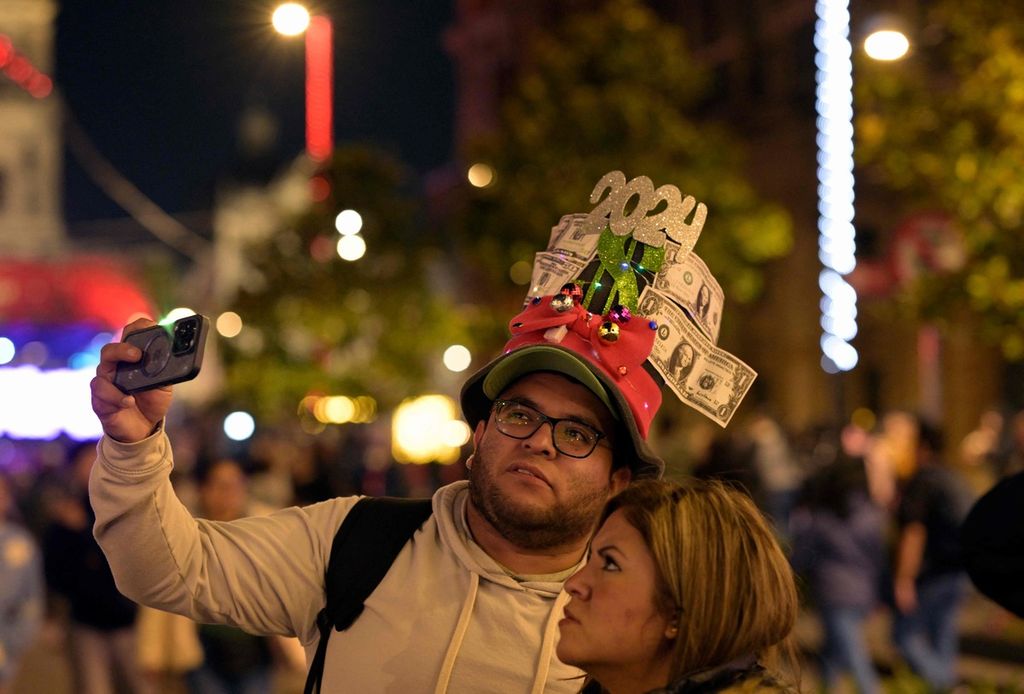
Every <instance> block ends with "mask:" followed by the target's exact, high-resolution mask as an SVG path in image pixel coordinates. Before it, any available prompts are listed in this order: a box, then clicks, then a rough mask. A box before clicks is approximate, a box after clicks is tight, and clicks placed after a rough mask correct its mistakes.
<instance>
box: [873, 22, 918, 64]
mask: <svg viewBox="0 0 1024 694" xmlns="http://www.w3.org/2000/svg"><path fill="white" fill-rule="evenodd" d="M909 50H910V40H909V39H908V38H907V36H906V34H904V33H903V32H902V31H897V30H895V29H881V30H879V31H874V32H872V33H871V34H869V35H868V37H867V38H866V39H864V52H865V53H867V54H868V57H869V58H873V59H874V60H885V61H891V60H899V59H900V58H902V57H904V56H905V55H906V54H907V51H909Z"/></svg>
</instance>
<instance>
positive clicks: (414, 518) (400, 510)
mask: <svg viewBox="0 0 1024 694" xmlns="http://www.w3.org/2000/svg"><path fill="white" fill-rule="evenodd" d="M431 512H432V507H431V500H430V499H395V498H391V497H376V498H374V497H365V498H363V499H360V500H359V501H357V502H356V504H355V505H354V506H353V507H352V510H350V511H349V512H348V515H347V516H345V520H344V521H342V523H341V527H340V528H338V532H337V534H335V536H334V542H333V544H332V545H331V558H330V560H329V561H328V564H327V579H326V583H325V586H326V591H327V606H326V607H325V608H324V609H322V610H320V613H319V614H318V615H317V618H316V625H317V628H318V629H319V630H320V642H319V643H318V644H317V647H316V654H315V655H314V656H313V662H312V663H310V666H309V675H308V676H307V677H306V688H305V690H304V691H305V694H316V693H317V692H319V691H320V684H321V682H322V681H323V676H324V662H325V660H326V657H327V639H328V638H329V637H330V635H331V627H334V628H335V629H337V630H338V631H343V630H345V629H348V628H349V627H350V626H352V624H353V623H354V622H355V621H356V619H358V617H359V615H360V614H362V611H363V603H365V602H366V599H367V598H368V597H370V594H371V593H373V591H374V590H375V589H376V588H377V586H378V585H379V584H380V582H381V581H382V580H383V579H384V576H385V574H387V572H388V570H389V569H390V568H391V565H392V564H393V563H394V561H395V558H396V557H397V556H398V553H399V552H401V551H402V548H403V547H405V545H406V543H407V542H408V541H409V540H410V539H412V536H413V535H414V534H415V533H416V531H417V530H418V529H419V528H420V526H422V525H423V523H424V522H425V521H426V520H427V518H429V517H430V514H431Z"/></svg>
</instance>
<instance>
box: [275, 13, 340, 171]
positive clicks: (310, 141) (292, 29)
mask: <svg viewBox="0 0 1024 694" xmlns="http://www.w3.org/2000/svg"><path fill="white" fill-rule="evenodd" d="M271 23H272V24H273V25H274V29H276V30H277V31H278V32H279V33H281V34H283V35H285V36H298V35H299V34H302V33H305V35H306V152H307V153H308V154H309V156H310V158H311V159H313V160H314V161H317V162H322V161H326V159H327V158H328V157H329V156H330V155H331V152H332V151H333V150H334V125H333V114H332V111H331V108H332V102H333V99H334V95H333V91H334V75H333V72H332V70H333V62H334V57H333V46H332V44H333V39H332V36H333V32H334V29H333V26H332V24H331V20H330V19H329V18H328V17H325V16H323V15H310V14H309V10H307V9H306V8H305V7H303V6H302V5H300V4H298V3H295V2H287V3H285V4H283V5H281V6H280V7H278V8H277V9H276V10H274V14H273V16H272V17H271Z"/></svg>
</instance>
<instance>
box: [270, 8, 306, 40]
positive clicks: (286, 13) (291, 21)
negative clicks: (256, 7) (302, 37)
mask: <svg viewBox="0 0 1024 694" xmlns="http://www.w3.org/2000/svg"><path fill="white" fill-rule="evenodd" d="M270 22H271V24H273V25H274V30H275V31H277V33H279V34H284V35H285V36H298V35H299V34H301V33H302V32H304V31H305V30H306V29H307V28H308V27H309V10H307V9H306V8H305V7H303V6H302V5H300V4H299V3H297V2H286V3H284V4H283V5H280V6H278V8H277V9H276V10H274V14H273V15H271V18H270Z"/></svg>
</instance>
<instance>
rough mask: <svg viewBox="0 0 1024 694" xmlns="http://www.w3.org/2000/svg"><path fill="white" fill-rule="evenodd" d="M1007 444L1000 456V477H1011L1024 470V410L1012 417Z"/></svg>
mask: <svg viewBox="0 0 1024 694" xmlns="http://www.w3.org/2000/svg"><path fill="white" fill-rule="evenodd" d="M1007 429H1008V432H1007V437H1006V439H1007V440H1006V444H1005V448H1004V450H1003V451H1001V453H1000V456H999V463H1000V464H999V466H998V472H999V476H1000V477H1009V476H1010V475H1015V474H1017V473H1018V472H1024V410H1021V411H1020V412H1017V413H1015V414H1014V415H1013V416H1012V417H1011V418H1010V423H1009V426H1008V427H1007Z"/></svg>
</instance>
